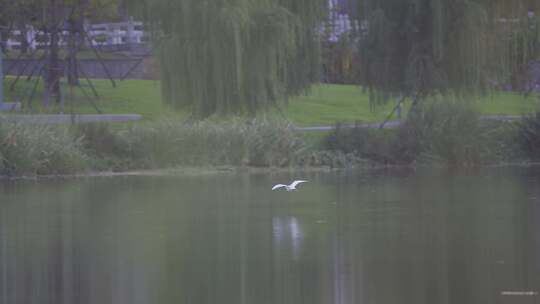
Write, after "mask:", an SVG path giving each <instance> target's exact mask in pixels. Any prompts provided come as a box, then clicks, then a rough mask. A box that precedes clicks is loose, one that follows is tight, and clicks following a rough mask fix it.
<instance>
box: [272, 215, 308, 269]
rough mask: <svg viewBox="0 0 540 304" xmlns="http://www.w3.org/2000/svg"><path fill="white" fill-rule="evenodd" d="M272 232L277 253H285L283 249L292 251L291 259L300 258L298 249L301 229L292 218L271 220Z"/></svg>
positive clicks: (300, 243) (279, 217) (300, 242)
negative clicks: (288, 248)
mask: <svg viewBox="0 0 540 304" xmlns="http://www.w3.org/2000/svg"><path fill="white" fill-rule="evenodd" d="M272 232H273V234H274V242H275V246H276V249H277V251H278V252H285V251H286V249H285V247H289V246H290V248H291V250H292V252H291V253H292V257H293V259H295V260H297V259H298V258H299V257H300V248H301V245H302V238H303V237H304V234H303V233H302V228H301V227H300V225H299V224H298V220H297V219H296V217H294V216H276V217H273V218H272Z"/></svg>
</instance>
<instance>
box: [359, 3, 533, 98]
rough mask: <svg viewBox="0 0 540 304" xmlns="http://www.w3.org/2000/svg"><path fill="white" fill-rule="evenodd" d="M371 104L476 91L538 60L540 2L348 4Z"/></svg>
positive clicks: (500, 80) (491, 85) (360, 70)
mask: <svg viewBox="0 0 540 304" xmlns="http://www.w3.org/2000/svg"><path fill="white" fill-rule="evenodd" d="M349 2H351V3H353V4H355V5H353V6H351V7H354V8H356V12H355V14H354V16H355V18H357V19H358V20H359V21H360V23H361V26H360V35H359V51H360V57H361V63H360V65H359V66H358V68H359V72H360V73H361V77H360V83H361V84H362V85H364V86H366V87H367V88H369V90H370V92H371V93H373V94H372V97H374V98H373V99H374V100H379V101H384V100H386V99H387V97H389V96H392V95H400V94H402V95H405V96H411V97H420V98H422V97H424V96H426V95H429V94H433V93H441V92H443V93H444V92H448V91H451V92H454V93H455V92H459V93H462V92H464V91H468V92H471V91H481V90H484V89H488V88H490V87H493V85H494V84H498V83H500V82H503V81H507V80H508V78H509V77H510V75H511V74H512V73H513V72H516V71H519V70H523V69H526V65H527V64H528V62H529V61H531V60H534V59H537V58H538V41H539V40H540V39H539V38H540V36H539V35H540V30H539V29H540V28H539V23H538V22H539V21H538V18H537V17H535V16H534V12H535V10H536V13H538V9H539V8H540V7H539V5H538V1H523V0H521V1H519V0H518V1H505V0H496V1H485V0H349Z"/></svg>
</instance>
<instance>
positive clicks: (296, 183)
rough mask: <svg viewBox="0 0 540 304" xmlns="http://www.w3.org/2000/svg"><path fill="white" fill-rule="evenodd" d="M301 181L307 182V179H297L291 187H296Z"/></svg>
mask: <svg viewBox="0 0 540 304" xmlns="http://www.w3.org/2000/svg"><path fill="white" fill-rule="evenodd" d="M301 183H307V181H306V180H295V181H294V182H292V184H291V187H293V188H294V187H296V185H298V184H301Z"/></svg>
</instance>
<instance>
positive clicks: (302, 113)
mask: <svg viewBox="0 0 540 304" xmlns="http://www.w3.org/2000/svg"><path fill="white" fill-rule="evenodd" d="M13 80H14V78H13V77H8V78H6V80H5V84H4V88H5V93H6V100H7V101H13V100H16V99H20V98H21V97H23V96H28V95H29V93H30V92H31V90H32V87H33V83H32V82H27V81H26V80H25V79H24V78H21V79H20V81H19V83H18V84H17V86H16V87H15V89H14V90H13V91H11V90H10V89H9V86H10V84H11V83H12V82H13ZM81 82H82V83H83V86H84V88H85V91H86V92H87V94H88V95H90V96H91V95H92V93H91V90H90V87H89V86H88V84H87V83H86V82H85V81H84V80H82V81H81ZM92 82H93V84H94V85H95V86H96V88H97V91H98V92H99V94H100V96H101V97H100V99H99V100H97V105H98V107H99V108H100V109H101V110H102V111H103V112H104V113H111V114H118V113H135V114H142V115H143V116H144V117H145V119H147V120H156V119H162V118H172V119H176V118H178V119H182V118H185V117H187V115H188V111H187V110H186V111H174V110H172V109H171V108H170V107H168V106H167V105H164V104H163V103H162V102H161V93H160V83H159V81H153V80H127V81H117V87H116V88H113V87H112V85H111V83H110V82H109V81H107V80H93V81H92ZM63 92H64V96H65V107H64V112H65V113H70V112H71V111H72V110H73V112H75V113H96V111H95V110H94V108H93V107H92V106H91V104H90V102H89V101H88V98H87V97H85V95H84V94H83V93H82V91H81V90H80V89H79V88H74V89H73V91H72V92H71V90H70V88H69V87H67V86H65V85H64V86H63ZM36 96H37V98H36V99H34V101H33V104H32V105H33V108H32V112H41V113H42V112H46V113H51V112H58V111H59V109H58V107H56V108H52V109H51V108H49V109H46V110H44V109H42V108H41V107H39V104H40V103H39V102H38V98H40V97H41V86H38V92H37V95H36ZM23 100H25V102H27V100H28V98H27V97H26V98H23ZM538 105H539V102H538V95H531V96H529V97H528V98H524V97H523V96H521V95H519V94H514V93H507V92H500V93H495V94H492V95H490V96H486V97H480V98H477V101H476V102H475V104H474V105H473V106H474V107H475V108H477V109H478V111H479V112H480V113H481V114H484V115H521V114H526V113H531V112H533V111H535V110H536V109H538ZM392 107H393V104H392V103H388V104H387V105H384V106H377V107H375V108H373V109H371V108H370V105H369V99H368V96H367V94H366V93H364V92H362V90H361V88H359V87H357V86H351V85H319V86H314V87H313V88H312V89H311V92H310V93H309V94H308V95H306V96H299V97H295V98H291V99H290V101H289V104H288V106H283V110H284V114H285V116H286V117H287V118H288V119H290V120H291V121H293V122H294V123H296V124H297V125H299V126H310V125H328V124H334V123H335V122H337V121H339V122H344V123H352V122H355V121H360V122H378V121H381V120H383V119H384V118H386V116H387V115H388V113H389V112H390V111H391V109H392ZM276 115H277V114H276Z"/></svg>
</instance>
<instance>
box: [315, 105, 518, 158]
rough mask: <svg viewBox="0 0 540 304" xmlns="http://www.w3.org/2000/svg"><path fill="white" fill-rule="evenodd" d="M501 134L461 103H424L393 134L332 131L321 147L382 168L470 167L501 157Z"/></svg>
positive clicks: (503, 142)
mask: <svg viewBox="0 0 540 304" xmlns="http://www.w3.org/2000/svg"><path fill="white" fill-rule="evenodd" d="M506 129H508V128H507V126H506V125H505V124H503V123H496V124H490V123H487V122H485V121H482V120H480V119H479V116H478V115H477V114H476V113H475V112H474V111H472V110H471V109H470V108H469V107H468V106H467V105H466V104H465V103H462V102H451V101H441V100H439V101H431V102H427V101H426V102H425V103H424V104H422V105H418V106H417V107H416V108H414V110H412V111H411V112H410V113H409V115H408V117H407V120H406V121H405V122H404V123H403V124H402V125H401V126H400V127H399V128H398V129H396V130H379V129H366V128H358V127H354V128H342V127H339V126H338V127H336V129H335V130H334V131H333V132H332V133H331V134H330V135H329V136H328V137H327V138H326V140H325V142H324V143H325V144H324V147H325V148H327V149H330V150H333V151H341V152H343V153H353V154H355V155H357V156H359V157H360V158H362V159H367V160H370V161H374V162H377V163H383V164H398V165H399V164H413V163H416V162H420V163H438V164H445V165H450V166H471V165H478V164H483V163H490V162H494V161H497V160H500V159H502V158H503V157H504V155H505V153H506V151H505V149H506V148H507V139H506V138H507V136H505V137H504V138H503V136H502V135H504V134H506V133H508V131H507V130H506Z"/></svg>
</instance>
